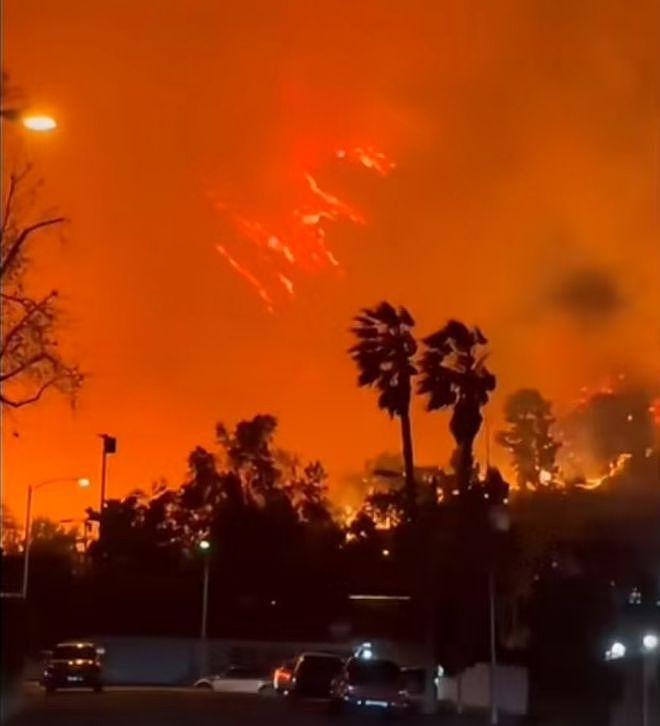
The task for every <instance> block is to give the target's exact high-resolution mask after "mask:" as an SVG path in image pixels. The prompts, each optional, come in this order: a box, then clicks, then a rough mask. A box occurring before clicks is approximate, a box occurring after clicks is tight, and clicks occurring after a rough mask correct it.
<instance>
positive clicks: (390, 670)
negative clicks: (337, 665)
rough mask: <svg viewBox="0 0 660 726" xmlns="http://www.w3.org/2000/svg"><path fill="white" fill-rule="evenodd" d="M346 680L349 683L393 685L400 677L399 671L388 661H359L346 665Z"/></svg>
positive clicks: (397, 667) (396, 666)
mask: <svg viewBox="0 0 660 726" xmlns="http://www.w3.org/2000/svg"><path fill="white" fill-rule="evenodd" d="M346 670H347V675H348V679H349V681H350V682H351V683H355V684H359V685H364V684H367V683H388V684H390V683H395V682H396V681H398V680H399V678H400V677H401V669H400V668H399V666H398V665H397V664H396V663H393V662H392V661H389V660H359V659H355V660H353V661H351V662H350V663H349V664H348V667H347V669H346Z"/></svg>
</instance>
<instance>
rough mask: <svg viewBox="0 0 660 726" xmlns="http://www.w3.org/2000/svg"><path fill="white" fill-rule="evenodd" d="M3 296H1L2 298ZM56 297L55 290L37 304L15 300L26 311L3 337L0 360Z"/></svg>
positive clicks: (0, 378)
mask: <svg viewBox="0 0 660 726" xmlns="http://www.w3.org/2000/svg"><path fill="white" fill-rule="evenodd" d="M4 297H5V296H4V295H3V298H4ZM56 297H57V292H56V291H55V290H53V291H51V292H49V293H48V295H46V297H44V298H42V299H41V300H39V301H38V302H33V301H31V300H20V298H16V299H15V302H18V304H19V305H22V306H23V308H24V310H26V312H25V314H24V315H23V317H21V319H20V320H19V321H18V322H17V323H16V324H15V325H14V327H13V328H11V330H9V332H8V333H7V334H6V335H5V336H4V340H3V341H2V348H1V349H0V359H2V356H4V355H5V353H6V352H7V351H8V350H9V347H10V344H11V341H12V340H13V339H14V338H15V337H16V335H18V333H20V331H21V330H22V329H23V328H24V327H25V326H26V325H27V324H28V323H29V322H30V320H31V319H32V318H33V317H34V315H36V314H37V313H39V312H44V311H45V310H46V308H47V306H48V303H49V302H51V301H53V300H54V299H55V298H56ZM0 380H3V378H2V377H0Z"/></svg>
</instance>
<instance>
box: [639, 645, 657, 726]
mask: <svg viewBox="0 0 660 726" xmlns="http://www.w3.org/2000/svg"><path fill="white" fill-rule="evenodd" d="M659 642H660V641H659V639H658V636H657V635H656V634H655V633H646V634H645V635H644V637H643V638H642V681H643V682H642V726H649V724H650V722H649V691H650V690H651V683H652V681H653V665H654V662H653V661H654V656H655V654H656V653H657V651H658V644H659Z"/></svg>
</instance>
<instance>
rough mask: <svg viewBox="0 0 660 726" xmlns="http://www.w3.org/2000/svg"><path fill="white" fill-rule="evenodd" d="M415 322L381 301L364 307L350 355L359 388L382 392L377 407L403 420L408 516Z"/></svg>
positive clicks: (412, 502) (411, 505)
mask: <svg viewBox="0 0 660 726" xmlns="http://www.w3.org/2000/svg"><path fill="white" fill-rule="evenodd" d="M414 326H415V321H414V320H413V317H412V315H411V314H410V313H409V312H408V311H407V310H406V309H405V308H404V307H399V308H398V309H397V308H395V307H394V306H393V305H390V303H388V302H385V301H383V302H381V303H379V305H378V306H376V307H375V308H365V309H363V310H362V312H361V313H360V314H359V315H357V316H356V317H355V318H354V319H353V327H352V328H351V332H352V333H353V334H354V335H355V337H356V338H357V339H358V342H357V343H356V344H355V345H354V346H352V347H351V348H350V350H349V353H350V355H351V357H352V358H353V360H354V361H355V363H356V364H357V367H358V369H359V377H358V385H359V386H373V387H375V388H376V389H377V390H378V391H379V396H378V407H379V408H381V409H382V410H384V411H387V412H388V413H389V415H390V416H398V417H399V420H400V421H401V443H402V450H403V465H404V482H405V485H404V487H405V493H406V502H407V507H408V515H409V516H410V517H412V516H414V513H415V507H416V496H415V475H414V461H413V443H412V427H411V420H410V401H411V398H412V377H413V376H414V375H416V374H417V369H416V368H415V364H414V356H415V353H416V352H417V342H416V341H415V338H414V336H413V334H412V329H413V327H414Z"/></svg>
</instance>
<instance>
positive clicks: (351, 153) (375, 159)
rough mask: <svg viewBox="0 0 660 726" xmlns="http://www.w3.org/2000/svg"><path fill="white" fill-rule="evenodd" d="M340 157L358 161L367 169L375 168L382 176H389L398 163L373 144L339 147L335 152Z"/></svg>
mask: <svg viewBox="0 0 660 726" xmlns="http://www.w3.org/2000/svg"><path fill="white" fill-rule="evenodd" d="M335 155H336V156H337V158H338V159H349V160H350V161H357V162H358V163H359V164H362V166H364V167H365V168H367V169H373V170H374V171H376V172H378V173H379V174H380V175H381V176H387V175H388V174H389V173H390V172H391V171H393V170H394V169H396V163H395V162H393V161H392V160H391V159H388V158H387V157H386V156H385V154H383V152H382V151H377V150H376V149H374V147H373V146H365V147H362V146H356V147H355V148H353V149H350V150H348V151H347V150H346V149H338V150H337V151H336V152H335Z"/></svg>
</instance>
